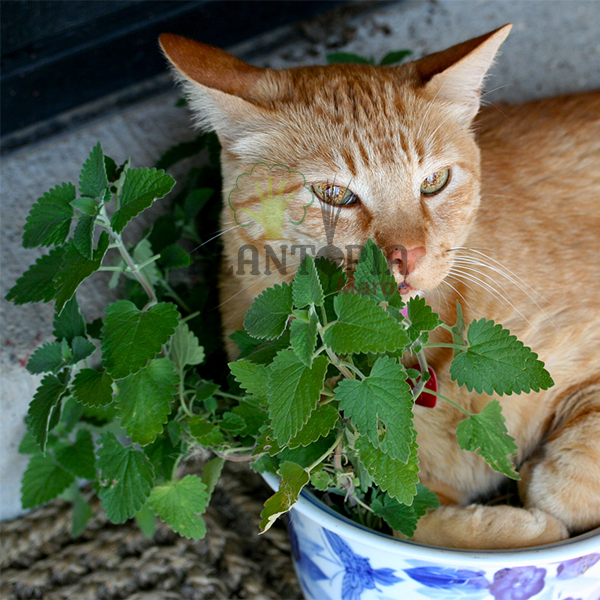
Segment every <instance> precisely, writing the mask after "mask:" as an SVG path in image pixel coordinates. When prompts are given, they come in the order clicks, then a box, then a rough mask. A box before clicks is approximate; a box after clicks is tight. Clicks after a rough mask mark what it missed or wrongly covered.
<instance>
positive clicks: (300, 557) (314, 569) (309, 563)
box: [288, 520, 329, 581]
mask: <svg viewBox="0 0 600 600" xmlns="http://www.w3.org/2000/svg"><path fill="white" fill-rule="evenodd" d="M288 532H289V534H290V546H291V547H292V555H293V557H294V560H295V561H296V564H297V565H298V567H299V568H300V569H301V570H302V572H303V573H306V575H307V576H308V577H309V578H310V579H311V580H313V581H320V580H322V579H329V578H328V577H327V575H325V573H323V571H322V570H321V569H320V568H319V566H318V565H317V564H316V563H315V562H314V561H313V560H312V559H311V558H310V557H309V556H308V555H307V554H306V553H305V552H303V551H302V549H301V548H300V544H299V543H298V534H297V533H296V529H295V528H294V526H293V525H292V521H291V520H290V521H289V522H288Z"/></svg>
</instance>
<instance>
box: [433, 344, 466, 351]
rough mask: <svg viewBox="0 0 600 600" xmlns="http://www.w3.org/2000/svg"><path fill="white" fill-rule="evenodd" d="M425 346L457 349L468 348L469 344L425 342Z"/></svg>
mask: <svg viewBox="0 0 600 600" xmlns="http://www.w3.org/2000/svg"><path fill="white" fill-rule="evenodd" d="M423 348H454V349H455V350H466V349H467V346H462V345H461V344H441V343H440V344H424V346H423Z"/></svg>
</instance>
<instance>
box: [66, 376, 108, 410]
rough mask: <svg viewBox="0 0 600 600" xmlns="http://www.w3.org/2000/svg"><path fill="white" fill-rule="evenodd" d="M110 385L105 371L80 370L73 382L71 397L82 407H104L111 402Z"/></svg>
mask: <svg viewBox="0 0 600 600" xmlns="http://www.w3.org/2000/svg"><path fill="white" fill-rule="evenodd" d="M112 383H113V379H112V377H111V376H110V375H109V374H108V373H107V372H106V371H95V370H94V369H82V370H81V371H79V373H77V375H75V379H74V380H73V395H74V396H75V399H76V400H77V401H78V402H81V404H83V405H84V406H106V405H107V404H110V403H111V402H112Z"/></svg>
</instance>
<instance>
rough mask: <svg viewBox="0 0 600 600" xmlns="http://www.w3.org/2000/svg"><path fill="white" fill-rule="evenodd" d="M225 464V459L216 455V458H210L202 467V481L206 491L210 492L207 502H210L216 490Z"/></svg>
mask: <svg viewBox="0 0 600 600" xmlns="http://www.w3.org/2000/svg"><path fill="white" fill-rule="evenodd" d="M224 464H225V459H223V458H221V457H220V456H215V458H213V459H212V460H209V461H208V462H207V463H206V464H205V465H204V467H202V482H203V483H204V485H205V486H206V493H207V494H208V498H207V500H206V503H207V504H208V503H209V502H210V498H211V496H212V494H213V492H214V491H215V487H216V486H217V482H218V481H219V477H221V471H222V470H223V465H224Z"/></svg>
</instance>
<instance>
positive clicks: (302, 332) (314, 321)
mask: <svg viewBox="0 0 600 600" xmlns="http://www.w3.org/2000/svg"><path fill="white" fill-rule="evenodd" d="M318 324H319V318H318V317H317V313H316V312H315V311H314V309H312V308H311V310H310V311H309V312H308V321H304V320H303V319H294V320H293V321H292V323H291V325H290V344H291V346H292V349H293V350H294V352H295V353H296V356H297V357H298V358H299V359H300V360H301V361H302V362H303V363H304V364H305V365H306V366H307V367H311V366H312V362H313V354H314V352H315V348H316V345H317V327H318Z"/></svg>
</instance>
